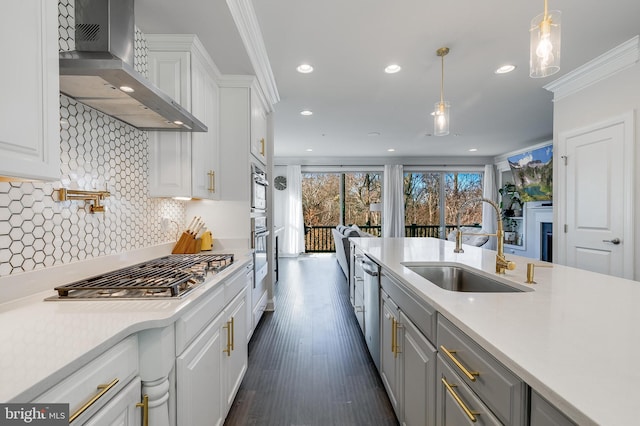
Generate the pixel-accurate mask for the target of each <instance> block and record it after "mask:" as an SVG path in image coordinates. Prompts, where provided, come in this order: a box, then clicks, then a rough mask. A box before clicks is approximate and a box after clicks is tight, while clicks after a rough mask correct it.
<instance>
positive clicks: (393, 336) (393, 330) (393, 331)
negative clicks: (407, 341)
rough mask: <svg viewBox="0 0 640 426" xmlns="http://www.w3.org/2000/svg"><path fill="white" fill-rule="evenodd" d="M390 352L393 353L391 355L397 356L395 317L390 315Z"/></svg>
mask: <svg viewBox="0 0 640 426" xmlns="http://www.w3.org/2000/svg"><path fill="white" fill-rule="evenodd" d="M390 320H391V353H393V357H394V358H395V357H397V356H398V355H397V354H396V318H395V317H394V316H393V315H391V318H390Z"/></svg>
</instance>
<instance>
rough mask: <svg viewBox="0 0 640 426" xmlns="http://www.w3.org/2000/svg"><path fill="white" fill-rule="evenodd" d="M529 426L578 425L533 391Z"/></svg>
mask: <svg viewBox="0 0 640 426" xmlns="http://www.w3.org/2000/svg"><path fill="white" fill-rule="evenodd" d="M529 426H576V424H575V423H574V422H572V421H571V420H569V418H568V417H567V416H565V415H564V414H563V413H562V412H561V411H560V410H558V409H557V408H556V407H554V406H553V405H551V404H550V403H549V402H548V401H547V400H546V399H544V398H543V397H541V396H540V395H538V393H537V392H534V391H531V418H530V422H529Z"/></svg>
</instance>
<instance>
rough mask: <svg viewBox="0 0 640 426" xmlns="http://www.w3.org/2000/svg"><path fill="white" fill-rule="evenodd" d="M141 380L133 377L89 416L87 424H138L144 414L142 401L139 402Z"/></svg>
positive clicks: (123, 425)
mask: <svg viewBox="0 0 640 426" xmlns="http://www.w3.org/2000/svg"><path fill="white" fill-rule="evenodd" d="M141 388H142V382H141V381H140V377H136V378H135V379H133V380H132V381H131V382H130V383H129V384H128V385H127V386H126V387H125V388H124V389H122V390H121V391H120V392H118V395H116V396H115V397H113V398H112V399H111V400H110V401H109V402H108V403H107V404H106V405H105V406H104V407H103V408H102V409H100V411H98V412H97V413H96V414H95V415H93V417H91V418H90V419H89V420H88V421H87V422H86V423H85V425H87V426H139V425H140V424H143V423H142V419H143V415H144V406H143V404H144V402H142V403H141V402H140V392H141Z"/></svg>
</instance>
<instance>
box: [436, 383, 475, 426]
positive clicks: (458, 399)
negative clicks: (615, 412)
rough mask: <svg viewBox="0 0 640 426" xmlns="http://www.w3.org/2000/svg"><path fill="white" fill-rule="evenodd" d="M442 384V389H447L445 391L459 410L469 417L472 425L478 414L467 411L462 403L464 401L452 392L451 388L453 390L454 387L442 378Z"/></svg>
mask: <svg viewBox="0 0 640 426" xmlns="http://www.w3.org/2000/svg"><path fill="white" fill-rule="evenodd" d="M442 383H443V384H444V387H446V388H447V391H448V392H449V393H450V394H451V396H452V397H453V399H455V400H456V402H457V403H458V405H459V406H460V408H462V411H464V413H465V414H466V415H467V417H469V420H471V421H472V422H473V423H475V422H476V421H477V420H478V419H477V418H476V416H477V415H478V414H479V413H476V412H473V411H471V410H469V407H467V405H466V404H465V403H464V401H462V399H460V396H459V395H458V394H457V393H456V391H454V390H453V388H455V387H456V385H450V384H449V383H448V382H447V379H446V378H444V377H443V378H442Z"/></svg>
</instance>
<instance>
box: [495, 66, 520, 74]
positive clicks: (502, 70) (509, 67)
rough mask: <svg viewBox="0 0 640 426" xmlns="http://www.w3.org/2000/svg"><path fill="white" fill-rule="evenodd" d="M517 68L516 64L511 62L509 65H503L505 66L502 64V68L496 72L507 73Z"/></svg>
mask: <svg viewBox="0 0 640 426" xmlns="http://www.w3.org/2000/svg"><path fill="white" fill-rule="evenodd" d="M515 69H516V66H515V65H511V64H509V65H503V66H501V67H500V68H498V69H497V70H496V71H495V73H496V74H506V73H508V72H511V71H513V70H515Z"/></svg>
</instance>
